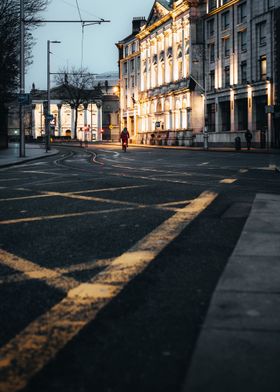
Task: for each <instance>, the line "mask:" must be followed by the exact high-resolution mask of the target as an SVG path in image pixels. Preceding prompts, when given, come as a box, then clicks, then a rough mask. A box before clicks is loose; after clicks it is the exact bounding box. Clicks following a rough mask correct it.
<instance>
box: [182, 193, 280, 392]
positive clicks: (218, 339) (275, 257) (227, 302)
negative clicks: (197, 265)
mask: <svg viewBox="0 0 280 392" xmlns="http://www.w3.org/2000/svg"><path fill="white" fill-rule="evenodd" d="M183 391H184V392H225V391H226V392H279V391H280V196H279V195H271V194H258V195H257V196H256V198H255V201H254V204H253V207H252V210H251V213H250V216H249V218H248V220H247V222H246V224H245V226H244V229H243V231H242V234H241V237H240V239H239V241H238V243H237V246H236V248H235V250H234V252H233V254H232V256H231V258H230V260H229V262H228V264H227V266H226V269H225V271H224V273H223V275H222V277H221V279H220V281H219V283H218V285H217V288H216V291H215V293H214V296H213V297H212V301H211V304H210V307H209V311H208V314H207V317H206V320H205V322H204V325H203V328H202V332H201V334H200V337H199V339H198V342H197V345H196V349H195V351H194V355H193V359H192V363H191V367H190V370H189V372H188V375H187V379H186V383H185V387H184V389H183Z"/></svg>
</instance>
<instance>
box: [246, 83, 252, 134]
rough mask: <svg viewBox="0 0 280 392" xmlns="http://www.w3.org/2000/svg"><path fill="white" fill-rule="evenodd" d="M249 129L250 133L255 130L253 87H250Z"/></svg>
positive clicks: (248, 102)
mask: <svg viewBox="0 0 280 392" xmlns="http://www.w3.org/2000/svg"><path fill="white" fill-rule="evenodd" d="M247 104H248V129H249V130H250V131H252V130H253V96H252V87H251V86H248V99H247Z"/></svg>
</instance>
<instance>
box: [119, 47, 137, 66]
mask: <svg viewBox="0 0 280 392" xmlns="http://www.w3.org/2000/svg"><path fill="white" fill-rule="evenodd" d="M140 53H141V52H140V50H138V51H137V52H134V53H132V54H130V55H129V56H126V57H124V58H122V59H121V60H120V62H121V63H124V62H125V61H128V60H131V59H133V58H135V57H138V56H140Z"/></svg>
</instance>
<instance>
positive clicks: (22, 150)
mask: <svg viewBox="0 0 280 392" xmlns="http://www.w3.org/2000/svg"><path fill="white" fill-rule="evenodd" d="M24 61H25V59H24V4H23V0H20V95H21V96H22V95H23V94H24V93H25V75H24V73H25V69H24ZM19 137H20V139H19V156H20V157H25V134H24V119H23V103H22V102H21V101H20V103H19Z"/></svg>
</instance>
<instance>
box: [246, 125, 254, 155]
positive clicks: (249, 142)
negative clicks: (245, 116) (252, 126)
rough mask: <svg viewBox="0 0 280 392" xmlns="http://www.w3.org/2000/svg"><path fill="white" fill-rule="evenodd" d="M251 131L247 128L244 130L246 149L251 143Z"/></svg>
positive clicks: (248, 148)
mask: <svg viewBox="0 0 280 392" xmlns="http://www.w3.org/2000/svg"><path fill="white" fill-rule="evenodd" d="M252 137H253V135H252V133H251V132H250V131H249V129H247V131H246V132H245V139H246V143H247V150H250V148H251V143H252Z"/></svg>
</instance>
